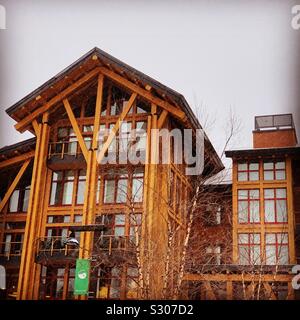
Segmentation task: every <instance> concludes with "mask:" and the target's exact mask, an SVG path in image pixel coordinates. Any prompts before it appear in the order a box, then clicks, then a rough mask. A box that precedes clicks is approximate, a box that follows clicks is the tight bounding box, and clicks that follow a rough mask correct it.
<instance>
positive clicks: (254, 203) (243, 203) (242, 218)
mask: <svg viewBox="0 0 300 320" xmlns="http://www.w3.org/2000/svg"><path fill="white" fill-rule="evenodd" d="M238 220H239V223H259V221H260V209H259V190H258V189H253V190H238Z"/></svg>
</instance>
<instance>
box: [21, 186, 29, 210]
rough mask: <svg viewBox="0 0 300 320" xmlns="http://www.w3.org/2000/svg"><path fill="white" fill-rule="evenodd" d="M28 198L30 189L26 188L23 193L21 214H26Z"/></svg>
mask: <svg viewBox="0 0 300 320" xmlns="http://www.w3.org/2000/svg"><path fill="white" fill-rule="evenodd" d="M29 196H30V187H27V188H26V189H25V191H24V198H23V207H22V211H23V212H26V211H27V210H28V202H29Z"/></svg>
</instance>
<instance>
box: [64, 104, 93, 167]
mask: <svg viewBox="0 0 300 320" xmlns="http://www.w3.org/2000/svg"><path fill="white" fill-rule="evenodd" d="M63 104H64V106H65V109H66V111H67V114H68V117H69V120H70V122H71V125H72V128H73V130H74V133H75V135H76V138H77V140H78V143H79V145H80V148H81V151H82V154H83V155H84V158H85V160H86V161H88V150H87V147H86V145H85V143H84V140H83V137H82V134H81V131H80V129H79V126H78V124H77V121H76V118H75V116H74V113H73V111H72V108H71V106H70V103H69V100H68V99H64V100H63Z"/></svg>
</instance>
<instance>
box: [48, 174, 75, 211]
mask: <svg viewBox="0 0 300 320" xmlns="http://www.w3.org/2000/svg"><path fill="white" fill-rule="evenodd" d="M73 186H74V171H73V170H66V171H54V172H53V175H52V186H51V196H50V205H68V204H72V195H73Z"/></svg>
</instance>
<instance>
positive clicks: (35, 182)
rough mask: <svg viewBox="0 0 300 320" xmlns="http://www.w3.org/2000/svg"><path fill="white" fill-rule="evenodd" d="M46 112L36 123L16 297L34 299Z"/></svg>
mask: <svg viewBox="0 0 300 320" xmlns="http://www.w3.org/2000/svg"><path fill="white" fill-rule="evenodd" d="M47 120H48V113H45V114H44V115H43V118H42V123H40V124H39V125H38V127H39V129H38V133H39V134H38V136H37V141H36V150H35V158H34V165H33V172H32V179H31V189H30V197H29V204H28V211H27V218H26V227H25V235H24V243H23V250H22V256H21V264H20V272H19V281H18V293H17V299H18V300H20V299H23V300H24V299H34V298H35V297H33V287H34V280H35V276H36V274H35V271H36V264H35V262H34V255H35V241H36V238H37V236H38V235H37V231H36V230H38V229H39V224H40V219H41V218H42V216H43V202H44V197H41V195H42V194H43V191H44V188H45V181H46V174H45V173H46V171H47V167H46V159H47V151H48V138H49V126H48V123H47Z"/></svg>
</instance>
